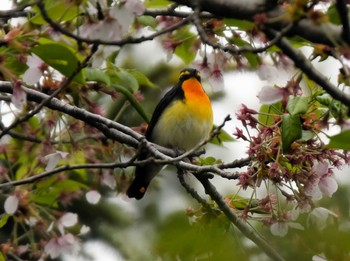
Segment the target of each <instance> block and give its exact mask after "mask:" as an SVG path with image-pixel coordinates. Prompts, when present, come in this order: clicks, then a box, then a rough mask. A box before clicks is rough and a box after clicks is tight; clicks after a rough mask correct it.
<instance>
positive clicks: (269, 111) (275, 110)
mask: <svg viewBox="0 0 350 261" xmlns="http://www.w3.org/2000/svg"><path fill="white" fill-rule="evenodd" d="M281 110H282V102H277V103H275V104H272V105H268V104H263V105H262V106H261V107H260V110H259V116H258V121H259V122H260V123H261V124H263V125H266V126H271V125H273V124H274V123H275V120H274V118H275V115H281Z"/></svg>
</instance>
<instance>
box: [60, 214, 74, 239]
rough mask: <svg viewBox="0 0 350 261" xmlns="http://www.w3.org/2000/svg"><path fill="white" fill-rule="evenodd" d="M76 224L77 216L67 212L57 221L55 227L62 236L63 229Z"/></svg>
mask: <svg viewBox="0 0 350 261" xmlns="http://www.w3.org/2000/svg"><path fill="white" fill-rule="evenodd" d="M77 223H78V215H77V214H75V213H71V212H68V213H66V214H64V215H63V216H62V217H61V218H60V219H59V220H58V221H57V227H58V230H59V231H60V232H61V234H62V235H63V234H64V228H65V227H72V226H74V225H76V224H77Z"/></svg>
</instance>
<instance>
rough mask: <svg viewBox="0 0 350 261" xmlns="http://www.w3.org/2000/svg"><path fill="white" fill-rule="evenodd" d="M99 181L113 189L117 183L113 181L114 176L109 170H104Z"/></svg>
mask: <svg viewBox="0 0 350 261" xmlns="http://www.w3.org/2000/svg"><path fill="white" fill-rule="evenodd" d="M101 183H102V184H103V185H105V186H107V187H109V188H110V189H115V187H116V185H117V183H116V181H115V177H114V176H113V175H112V174H110V173H109V172H106V171H104V172H103V174H102V179H101Z"/></svg>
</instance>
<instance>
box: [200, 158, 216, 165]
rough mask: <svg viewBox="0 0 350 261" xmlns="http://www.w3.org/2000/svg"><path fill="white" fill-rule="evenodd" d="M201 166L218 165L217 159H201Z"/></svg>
mask: <svg viewBox="0 0 350 261" xmlns="http://www.w3.org/2000/svg"><path fill="white" fill-rule="evenodd" d="M199 161H200V163H201V165H213V164H215V163H218V161H217V159H216V158H214V157H206V158H199Z"/></svg>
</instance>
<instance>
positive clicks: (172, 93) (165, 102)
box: [145, 82, 185, 140]
mask: <svg viewBox="0 0 350 261" xmlns="http://www.w3.org/2000/svg"><path fill="white" fill-rule="evenodd" d="M184 97H185V95H184V92H183V90H182V88H181V83H180V82H178V83H177V84H176V85H175V86H174V87H173V88H171V89H170V90H169V91H168V92H167V93H166V94H165V95H164V97H163V98H162V99H161V100H160V101H159V103H158V105H157V107H156V108H155V109H154V112H153V115H152V118H151V121H150V123H149V125H148V128H147V131H146V134H145V136H146V139H147V140H149V139H150V138H151V135H152V131H153V128H154V126H156V124H157V122H158V120H159V117H160V115H161V114H162V113H163V111H164V110H165V108H166V107H168V106H169V104H171V103H172V102H173V101H174V100H177V99H184Z"/></svg>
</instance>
